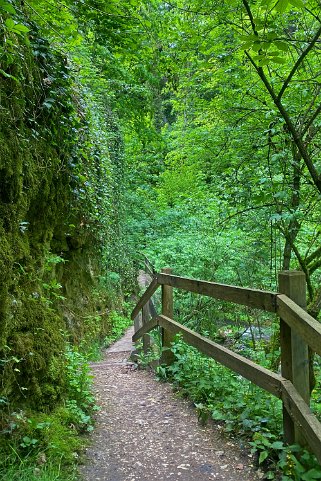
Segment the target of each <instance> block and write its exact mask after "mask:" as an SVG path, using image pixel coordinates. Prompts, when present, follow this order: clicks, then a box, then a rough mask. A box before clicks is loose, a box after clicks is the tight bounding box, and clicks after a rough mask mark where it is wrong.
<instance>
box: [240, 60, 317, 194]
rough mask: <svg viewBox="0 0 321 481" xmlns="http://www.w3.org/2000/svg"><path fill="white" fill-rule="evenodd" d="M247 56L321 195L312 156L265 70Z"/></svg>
mask: <svg viewBox="0 0 321 481" xmlns="http://www.w3.org/2000/svg"><path fill="white" fill-rule="evenodd" d="M245 55H246V56H247V58H248V59H249V60H250V62H251V64H252V65H253V67H254V68H255V70H256V71H257V73H258V75H259V77H260V78H261V80H262V82H263V83H264V85H265V87H266V89H267V91H268V92H269V94H270V96H271V98H272V100H273V102H274V103H275V105H276V107H277V108H278V110H279V112H280V114H281V115H282V117H283V119H284V121H285V123H286V125H287V127H288V130H289V132H290V134H291V135H292V138H293V140H294V142H295V144H296V146H297V148H298V151H299V152H300V154H301V156H302V159H303V160H304V163H305V165H306V166H307V168H308V171H309V172H310V175H311V177H312V180H313V182H314V185H315V186H316V188H317V189H318V191H319V192H320V193H321V178H320V176H319V174H318V172H317V170H316V168H315V167H314V164H313V162H312V160H311V158H310V156H309V154H308V152H307V150H306V148H305V146H304V143H303V141H302V138H301V136H300V135H299V133H298V131H297V129H296V128H295V126H294V124H293V122H292V120H291V118H290V115H289V113H288V111H287V110H286V109H285V107H284V106H283V104H282V102H281V100H280V99H279V98H278V97H277V95H276V93H275V91H274V90H273V87H272V85H271V84H270V82H269V81H268V79H267V77H266V75H265V73H264V70H263V68H262V67H259V66H258V65H257V64H256V63H255V62H254V60H253V59H252V57H251V55H250V54H249V53H248V52H247V51H245Z"/></svg>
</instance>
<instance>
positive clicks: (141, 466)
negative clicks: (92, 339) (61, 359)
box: [81, 329, 262, 481]
mask: <svg viewBox="0 0 321 481" xmlns="http://www.w3.org/2000/svg"><path fill="white" fill-rule="evenodd" d="M132 334H133V331H132V329H130V330H129V331H127V333H126V335H125V336H124V337H123V338H122V339H121V340H120V341H118V342H117V343H115V344H114V345H113V346H112V347H110V348H109V349H108V350H107V351H106V353H105V358H104V360H103V361H102V362H97V363H94V364H93V365H92V371H93V374H94V377H95V391H96V395H97V402H98V405H99V406H100V408H101V410H100V411H99V413H98V414H97V424H96V428H95V430H94V432H93V434H92V435H91V446H90V447H89V448H88V449H87V451H86V456H87V460H86V464H85V465H84V466H82V468H81V474H82V477H83V479H84V481H153V480H157V481H165V480H171V481H209V480H216V481H223V480H224V481H257V480H258V479H259V478H260V477H261V476H262V475H261V476H259V474H258V473H257V472H256V471H255V469H254V468H253V466H252V457H251V456H250V455H249V453H248V452H242V451H241V450H240V449H239V448H238V447H237V446H236V444H234V443H233V442H231V441H229V440H227V439H226V438H224V437H223V436H222V435H221V434H220V430H219V428H218V427H217V426H213V425H209V426H206V427H203V426H201V425H200V424H199V423H198V421H197V416H196V413H195V410H194V409H193V407H192V406H191V403H190V401H187V400H184V399H180V398H178V397H177V396H176V395H175V393H173V391H172V388H171V385H170V384H166V383H160V382H158V381H156V380H155V378H154V374H153V373H152V372H150V371H145V370H139V369H137V366H136V365H135V364H133V363H131V362H130V361H128V358H129V355H130V352H131V349H132V343H131V336H132Z"/></svg>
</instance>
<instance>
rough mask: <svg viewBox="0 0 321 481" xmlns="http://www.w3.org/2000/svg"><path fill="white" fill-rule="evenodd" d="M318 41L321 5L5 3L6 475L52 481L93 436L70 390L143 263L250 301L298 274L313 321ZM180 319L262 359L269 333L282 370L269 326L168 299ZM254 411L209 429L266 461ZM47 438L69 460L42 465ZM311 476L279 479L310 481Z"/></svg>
mask: <svg viewBox="0 0 321 481" xmlns="http://www.w3.org/2000/svg"><path fill="white" fill-rule="evenodd" d="M320 24H321V20H320V5H319V2H318V1H317V0H277V1H276V0H275V1H272V0H259V1H252V0H230V1H224V0H222V1H221V0H220V1H216V0H215V1H212V0H211V1H207V0H205V1H202V2H200V1H199V0H192V1H188V2H186V1H185V0H176V1H175V2H170V3H168V2H161V1H159V0H155V1H154V0H153V1H144V2H136V1H135V0H131V1H130V2H127V1H126V2H125V1H122V0H121V1H117V2H114V1H111V2H104V1H102V0H86V2H74V1H72V0H61V1H59V2H56V1H54V0H24V1H22V0H21V1H20V0H0V37H1V46H0V60H1V62H0V102H1V105H0V141H1V142H0V376H1V385H0V430H1V432H2V434H3V436H4V439H8V438H10V439H11V440H12V443H11V444H8V445H7V444H6V445H4V446H3V447H2V449H3V450H4V451H3V453H5V455H6V456H5V457H2V459H5V460H7V461H8V460H10V459H16V460H19V462H20V463H21V466H22V467H23V468H24V471H25V473H26V474H25V476H27V474H28V473H30V472H31V471H32V473H34V475H35V476H36V475H38V471H37V470H38V469H40V470H41V472H42V475H43V477H44V479H54V476H56V475H57V476H58V475H59V470H60V469H61V468H60V466H62V464H63V463H64V462H66V461H68V462H69V461H70V462H72V459H73V458H74V457H75V456H74V455H73V453H77V452H78V447H77V446H78V444H77V443H78V442H79V441H78V438H77V437H76V436H75V433H76V431H77V432H81V431H86V430H87V429H88V428H89V429H90V426H91V421H90V418H88V416H91V412H92V409H93V407H94V403H93V401H92V399H91V395H90V394H89V391H88V389H87V387H85V388H84V393H87V394H85V398H84V399H82V398H80V397H77V396H78V394H76V392H77V382H78V381H79V382H80V380H79V379H78V377H77V375H78V374H77V373H80V374H81V373H83V374H82V375H83V381H84V382H85V380H86V382H87V380H88V379H87V377H88V376H87V375H88V372H87V367H86V363H87V360H88V356H97V352H98V350H99V346H100V345H101V344H102V343H104V342H106V343H109V342H111V341H112V340H114V338H115V336H117V335H118V331H119V329H120V327H119V326H122V325H123V324H124V325H125V324H126V322H127V321H124V320H123V317H122V314H119V312H121V310H122V307H121V306H122V305H124V300H125V303H126V302H128V301H130V298H131V295H132V293H133V291H135V271H136V269H137V267H138V263H139V260H138V253H139V252H143V253H144V254H146V255H147V256H148V257H150V258H151V259H152V260H153V261H154V262H155V265H156V267H157V269H159V268H162V267H167V266H168V267H172V268H173V270H174V272H175V273H177V274H180V275H186V276H188V275H189V276H194V277H198V278H203V279H209V280H217V281H222V282H225V283H230V284H238V285H244V286H251V287H256V288H267V289H269V288H272V289H276V283H277V271H278V270H281V269H288V268H299V269H301V270H302V271H304V272H305V274H306V278H307V292H308V304H309V311H310V312H311V314H313V315H314V316H315V317H317V318H318V317H319V313H320V307H321V302H320V292H321V290H320V280H321V277H320V266H321V249H320V245H319V244H320V215H319V212H320V191H321V183H320V162H319V158H320V135H321V133H320V132H321V130H320V122H321V117H320V115H321V109H320V107H319V104H320V95H321V93H320V92H321V91H320V83H319V66H320V49H319V42H320V35H321V29H320ZM125 310H126V308H125ZM116 311H117V314H116V313H115V312H116ZM175 318H177V320H180V321H181V322H183V323H185V324H186V325H188V326H189V327H192V328H195V329H196V330H197V331H198V332H201V333H203V334H204V333H208V335H209V336H211V337H213V338H216V337H219V336H220V335H221V334H223V333H224V332H225V333H226V332H227V331H229V330H231V332H232V333H233V332H235V330H237V329H238V328H239V327H240V328H241V329H243V328H244V327H245V326H247V325H250V326H251V327H253V329H252V331H251V339H252V342H254V344H256V345H258V344H260V341H257V340H256V338H255V335H254V334H255V330H257V329H258V330H260V329H261V328H264V329H266V330H267V331H269V332H268V333H267V335H268V336H269V338H270V339H271V345H270V347H269V348H268V349H267V352H265V354H264V355H262V356H261V357H262V359H261V361H262V362H263V363H264V362H266V360H267V361H268V362H271V363H272V358H273V362H274V363H275V364H276V363H277V359H278V345H277V344H278V338H277V335H276V334H275V332H274V328H273V324H272V323H271V321H270V319H265V318H261V317H259V316H258V315H257V313H256V312H252V311H251V312H246V313H245V314H244V312H240V311H235V312H234V314H231V311H228V309H227V306H226V305H225V304H224V303H218V302H214V301H208V300H204V299H202V300H200V299H199V298H197V297H196V296H193V295H189V294H178V295H177V304H176V312H175ZM213 319H215V320H216V321H217V322H215V323H214V324H213V322H212V320H213ZM230 326H232V327H230ZM229 336H230V335H229V334H228V335H227V337H229ZM225 337H226V336H225ZM230 337H233V336H232V335H231V336H230ZM272 341H273V343H274V344H273V346H272ZM254 344H253V345H252V346H251V349H250V351H251V352H249V354H250V355H252V354H253V352H252V351H253V349H254V347H255V346H254ZM179 346H180V347H179V348H177V354H179V353H180V354H179V355H180V356H183V357H184V356H187V357H188V358H190V359H191V363H192V365H194V364H195V365H197V364H198V363H200V364H202V363H205V364H206V362H207V361H205V360H203V359H201V358H200V359H199V360H198V358H197V356H196V354H195V353H193V352H189V351H188V349H187V348H185V347H182V346H181V345H179ZM184 349H186V352H185V351H184ZM255 352H256V354H255V355H257V352H258V351H255ZM83 356H84V358H83ZM265 357H266V359H265ZM72 366H74V367H72ZM77 366H78V367H77ZM176 366H177V369H178V367H180V369H178V370H177V372H172V373H169V374H170V375H171V376H173V379H174V380H175V382H179V377H181V378H182V379H183V378H184V379H185V377H186V373H185V372H184V368H183V367H182V366H181V363H180V361H179V358H178V360H177V364H176ZM206 366H207V364H206ZM315 368H316V371H318V369H319V360H318V359H315ZM208 369H209V371H210V372H212V370H213V369H214V368H213V366H208ZM215 369H216V368H215ZM193 371H194V368H193V369H192V368H191V372H193ZM180 372H181V374H180ZM169 374H167V375H169ZM225 375H226V376H230V375H227V374H222V377H223V378H224V376H225ZM175 376H176V378H175ZM228 380H229V381H230V382H231V383H232V384H233V383H234V382H236V380H235V379H234V378H233V379H232V378H230V377H229V378H228ZM187 381H188V379H186V383H187ZM184 382H185V380H184ZM204 382H205V384H207V385H208V384H209V382H208V380H205V381H204ZM217 382H218V381H217ZM318 382H319V381H318ZM193 383H194V381H193V382H192V381H191V382H189V381H188V383H187V384H186V386H188V390H189V391H191V393H192V394H193V393H194V390H195V392H196V394H195V402H196V403H197V404H198V405H199V411H200V413H203V414H204V413H205V414H206V413H208V414H209V415H211V416H212V415H213V412H212V411H211V410H212V404H211V403H212V400H211V402H210V404H209V405H208V406H210V407H208V406H207V404H206V402H207V399H208V398H211V396H210V391H211V390H212V389H213V392H216V394H217V395H218V396H219V395H220V392H221V391H222V392H225V391H224V387H223V386H221V385H220V384H217V385H216V386H211V387H207V388H206V395H205V398H206V399H205V398H204V396H203V394H202V395H201V394H197V390H198V388H197V387H195V385H194V384H193ZM72 384H75V386H74V387H75V389H76V392H75V393H74V394H73V391H72V387H71V385H72ZM85 385H86V386H87V384H85ZM85 385H84V386H85ZM78 388H79V386H78ZM186 389H187V388H186ZM199 389H201V388H199ZM240 389H241V390H242V392H243V391H244V396H245V398H246V396H248V395H249V394H248V393H247V390H248V389H249V388H248V387H246V386H243V387H241V388H240ZM318 389H319V387H318V384H317V387H316V388H315V390H314V393H313V396H314V402H315V408H316V409H317V403H318V399H319V398H318V396H319V394H318V392H319V391H318ZM246 393H247V394H246ZM227 394H228V393H227ZM87 395H88V397H87ZM193 396H194V394H193ZM202 396H203V397H202ZM253 396H254V397H249V398H246V399H249V400H251V401H253V402H255V403H256V406H253V409H254V408H255V409H256V408H257V411H255V412H253V411H251V412H247V411H246V410H245V411H242V413H243V414H242V416H243V417H242V423H241V424H242V425H240V423H239V422H238V423H235V419H236V417H237V416H238V414H236V413H235V414H233V412H234V411H233V410H232V409H231V410H230V411H229V412H230V413H231V416H232V418H233V416H234V418H235V419H234V420H233V419H228V418H227V416H228V414H224V409H223V407H224V406H222V409H221V410H219V411H218V412H217V413H216V416H225V417H226V421H227V425H228V426H234V427H236V424H237V426H238V429H241V431H242V430H243V431H244V430H245V428H246V426H248V428H249V431H251V429H252V427H253V430H255V432H256V436H257V439H256V440H254V441H253V442H256V443H257V445H259V443H260V442H261V441H260V439H259V435H260V433H266V426H265V425H264V423H262V422H261V421H260V419H263V418H264V416H265V410H266V403H269V402H270V401H267V400H266V399H265V398H264V399H263V398H262V396H261V395H260V394H258V393H257V392H256V393H254V394H253ZM245 398H244V399H245ZM242 402H245V401H240V403H241V404H242ZM202 406H205V407H204V408H203V407H202ZM240 409H243V408H242V406H241V407H240ZM273 409H274V408H273ZM240 412H241V411H240ZM275 412H277V408H276V407H275ZM203 414H202V415H203ZM250 415H251V416H252V415H253V416H254V420H251V419H252V418H251V419H250ZM247 416H248V417H247ZM243 418H244V419H243ZM273 419H274V418H273ZM243 421H244V422H243ZM251 423H254V424H251ZM274 424H275V426H276V424H277V416H276V417H275V420H274V421H273V425H274ZM58 425H59V426H60V428H59V429H62V430H63V433H64V436H65V437H66V439H70V442H69V443H68V447H67V446H63V445H58V446H57V448H55V446H56V445H57V443H58V441H56V438H57V437H58V434H57V433H58V431H59V429H58ZM70 425H72V426H75V428H72V429H70ZM251 426H252V427H251ZM234 427H233V429H234ZM273 429H274V428H273ZM275 429H276V431H277V428H275ZM276 431H275V433H276ZM273 432H274V431H273ZM274 435H275V436H276V434H273V436H274ZM23 438H25V440H23ZM262 439H263V438H262ZM264 439H267V441H262V443H263V444H264V443H270V445H274V447H272V451H273V450H275V451H276V452H280V453H281V454H282V456H283V455H284V453H285V452H286V450H284V449H283V447H282V449H281V447H280V444H273V443H278V442H279V441H278V440H275V439H274V438H271V439H269V438H268V436H265V438H264ZM263 444H262V446H261V447H260V448H259V451H261V452H262V453H266V452H267V451H266V450H264V449H263ZM1 445H2V444H1ZM8 446H11V447H12V451H11V452H9V451H8V449H11V448H8ZM269 447H271V446H269ZM67 448H68V449H67ZM69 448H70V449H69ZM261 448H262V449H261ZM55 449H57V450H56V451H55ZM65 449H66V451H65ZM269 452H270V451H269ZM37 456H39V460H38V461H37ZM43 456H45V457H43ZM260 456H261V462H262V463H266V462H267V458H268V457H270V454H268V455H266V454H262V455H260ZM265 456H267V458H266V459H263V458H264V457H265ZM282 456H281V458H282ZM29 459H30V460H31V459H32V460H33V462H35V463H36V466H35V468H32V467H30V469H29V467H28V460H29ZM44 459H46V460H47V461H46V462H45V463H43V462H42V461H43V460H44ZM273 459H274V460H276V461H275V462H276V463H278V462H279V461H278V460H277V459H278V458H277V457H274V458H273ZM291 459H292V458H291ZM61 460H62V461H61ZM7 461H6V463H7V464H6V469H7V470H8V469H9V467H8V466H9V462H7ZM26 463H27V464H26ZM37 463H38V464H37ZM52 463H53V464H52ZM309 463H310V461H307V462H306V469H308V471H305V472H304V474H303V471H302V472H301V473H300V472H299V471H300V469H301V468H298V470H299V471H297V473H296V474H293V473H294V472H293V473H292V474H291V473H287V472H286V471H284V472H285V473H286V474H285V475H286V476H288V477H291V476H292V477H293V476H297V478H295V477H294V478H293V479H313V476H315V478H316V479H317V478H318V476H319V474H318V473H317V474H316V472H315V471H312V472H310V474H307V473H309V469H310V471H311V469H314V467H311V466H312V464H309ZM303 464H304V463H303ZM50 466H51V467H52V469H53V471H52V472H53V473H57V474H53V475H52V476H51V475H50V474H49V467H50ZM309 466H310V467H309ZM33 469H36V471H35V472H34V471H33ZM295 469H296V468H295ZM46 471H48V472H46ZM7 476H9V471H7ZM10 476H11V474H10ZM14 476H16V477H17V476H18V475H16V474H12V479H14ZM21 476H24V475H22V474H21ZM31 476H32V474H30V478H29V479H32V477H31ZM50 476H51V478H50ZM61 476H62V475H61ZM270 476H272V474H271V475H270ZM300 476H301V478H300ZM309 476H310V478H309ZM311 476H312V478H311ZM46 477H47V478H46ZM8 479H10V478H8ZM21 479H22V478H21ZM57 479H59V478H57Z"/></svg>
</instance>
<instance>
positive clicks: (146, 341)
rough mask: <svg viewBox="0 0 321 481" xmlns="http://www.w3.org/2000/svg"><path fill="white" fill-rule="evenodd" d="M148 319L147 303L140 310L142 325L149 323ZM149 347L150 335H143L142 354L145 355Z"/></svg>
mask: <svg viewBox="0 0 321 481" xmlns="http://www.w3.org/2000/svg"><path fill="white" fill-rule="evenodd" d="M149 318H150V312H149V302H147V304H145V305H144V307H143V309H142V325H144V324H146V323H147V322H148V321H149ZM150 346H151V342H150V335H149V334H144V335H143V350H144V354H147V352H148V351H149V349H150Z"/></svg>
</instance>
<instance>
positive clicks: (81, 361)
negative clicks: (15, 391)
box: [0, 344, 97, 480]
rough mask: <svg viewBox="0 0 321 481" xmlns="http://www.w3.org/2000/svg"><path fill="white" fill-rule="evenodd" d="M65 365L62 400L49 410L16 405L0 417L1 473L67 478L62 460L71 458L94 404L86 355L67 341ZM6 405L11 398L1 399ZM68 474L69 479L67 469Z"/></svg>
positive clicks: (70, 461) (89, 428)
mask: <svg viewBox="0 0 321 481" xmlns="http://www.w3.org/2000/svg"><path fill="white" fill-rule="evenodd" d="M64 369H65V378H66V384H65V386H66V392H65V396H64V397H65V400H64V402H62V403H60V404H58V405H57V406H56V408H55V409H54V410H53V411H52V412H50V413H49V414H48V413H44V412H36V411H33V412H31V411H30V410H29V411H27V410H26V411H23V410H19V411H12V412H11V414H10V415H9V416H8V415H6V416H3V417H2V419H1V424H2V434H3V437H2V439H1V443H0V447H1V453H2V457H1V463H0V473H1V476H2V475H3V476H4V478H3V479H11V478H12V479H20V478H19V476H20V475H21V472H22V470H24V471H25V472H26V473H29V474H30V473H33V475H34V476H38V477H39V478H40V479H42V477H43V479H44V480H46V479H48V480H50V479H57V480H60V479H68V480H69V478H63V476H67V474H65V468H66V465H68V466H69V465H71V466H73V465H74V464H75V463H76V461H77V459H78V457H79V452H80V450H81V449H82V447H83V444H84V441H83V440H82V439H81V438H80V437H79V434H80V433H84V432H89V431H92V429H93V418H92V415H93V413H94V412H95V411H96V410H97V407H96V405H95V402H94V397H93V394H92V392H91V375H90V373H89V366H88V361H87V360H86V358H85V357H84V356H83V355H81V354H80V353H79V352H78V351H77V349H75V348H72V347H71V345H70V344H67V345H66V350H65V368H64ZM6 409H7V412H8V410H10V409H12V407H11V406H10V404H8V403H6ZM13 464H14V465H15V467H14V468H13V466H12V465H13ZM70 469H71V472H73V468H72V467H71V468H69V472H70ZM5 476H7V478H6V477H5ZM23 476H24V474H23ZM41 476H42V477H41ZM68 476H70V479H74V478H73V475H72V474H69V475H68ZM0 479H2V478H0ZM22 479H24V478H22ZM31 479H33V478H31ZM37 479H38V478H37Z"/></svg>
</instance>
